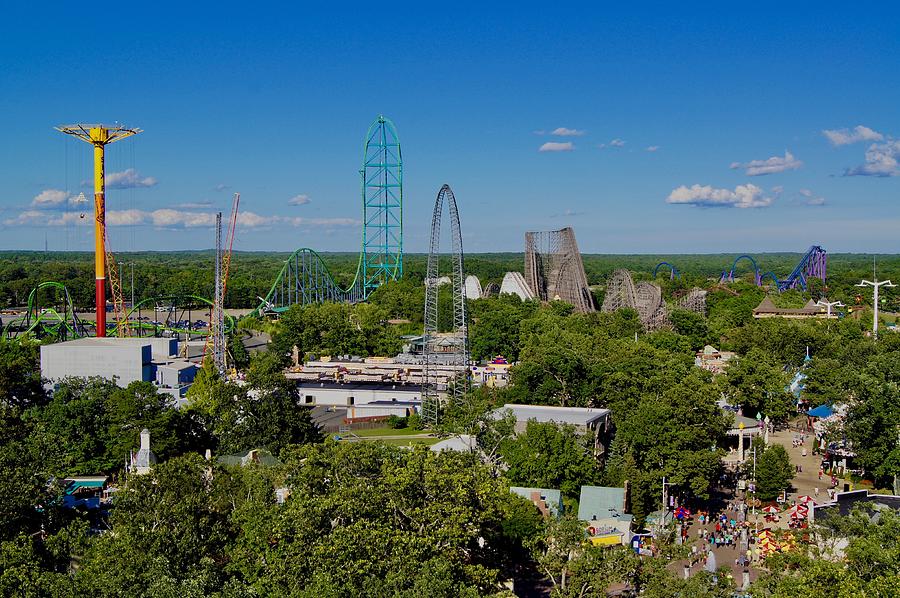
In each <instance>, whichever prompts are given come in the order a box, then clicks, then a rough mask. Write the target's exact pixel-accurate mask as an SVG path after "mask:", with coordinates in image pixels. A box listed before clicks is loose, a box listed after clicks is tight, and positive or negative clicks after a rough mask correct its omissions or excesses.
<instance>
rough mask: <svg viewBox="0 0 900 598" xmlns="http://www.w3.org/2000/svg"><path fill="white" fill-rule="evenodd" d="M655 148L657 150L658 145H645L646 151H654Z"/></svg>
mask: <svg viewBox="0 0 900 598" xmlns="http://www.w3.org/2000/svg"><path fill="white" fill-rule="evenodd" d="M657 150H659V146H658V145H648V146H647V151H648V152H655V151H657Z"/></svg>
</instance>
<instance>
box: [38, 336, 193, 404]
mask: <svg viewBox="0 0 900 598" xmlns="http://www.w3.org/2000/svg"><path fill="white" fill-rule="evenodd" d="M177 355H178V340H177V339H174V338H155V337H151V338H114V337H103V338H96V337H85V338H79V339H75V340H71V341H66V342H62V343H54V344H52V345H42V346H41V377H42V378H44V379H46V380H48V381H49V382H50V384H55V383H58V382H61V381H62V380H64V379H66V378H73V377H77V378H92V377H99V378H103V379H105V380H111V381H114V382H115V383H116V384H117V385H119V386H121V387H123V388H124V387H126V386H128V385H129V384H131V383H132V382H154V383H156V385H157V386H158V387H159V389H160V391H161V392H165V393H167V394H170V395H172V398H173V399H174V400H176V401H178V400H179V399H180V398H181V397H183V396H184V394H185V392H186V391H187V388H188V387H189V386H190V385H191V383H192V382H193V381H194V374H195V373H196V365H195V364H193V363H190V362H188V361H184V360H180V359H178V358H177Z"/></svg>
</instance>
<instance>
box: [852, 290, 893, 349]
mask: <svg viewBox="0 0 900 598" xmlns="http://www.w3.org/2000/svg"><path fill="white" fill-rule="evenodd" d="M872 278H875V280H874V281H871V280H863V281H861V282H860V283H859V284H858V285H856V286H858V287H872V288H873V289H875V290H874V296H873V297H872V303H873V304H874V306H875V312H874V315H873V316H872V335H873V336H874V337H875V340H878V289H880V288H881V287H886V288H892V287H895V286H897V285H895V284H893V283H892V282H891V281H890V280H882V281H881V282H878V279H877V278H876V277H875V276H873V277H872Z"/></svg>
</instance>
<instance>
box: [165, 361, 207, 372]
mask: <svg viewBox="0 0 900 598" xmlns="http://www.w3.org/2000/svg"><path fill="white" fill-rule="evenodd" d="M157 367H161V368H172V369H174V370H178V371H181V370H186V369H189V368H195V367H197V364H196V363H192V362H190V361H185V360H183V359H173V360H172V361H164V362H160V363H159V364H158V365H157Z"/></svg>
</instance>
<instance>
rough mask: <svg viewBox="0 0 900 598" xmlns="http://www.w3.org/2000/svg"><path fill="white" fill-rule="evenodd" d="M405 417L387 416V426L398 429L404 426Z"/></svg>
mask: <svg viewBox="0 0 900 598" xmlns="http://www.w3.org/2000/svg"><path fill="white" fill-rule="evenodd" d="M406 423H407V422H406V418H405V417H399V416H396V415H392V416H390V417H389V418H387V425H388V427H389V428H393V429H394V430H399V429H402V428H405V427H406Z"/></svg>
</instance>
